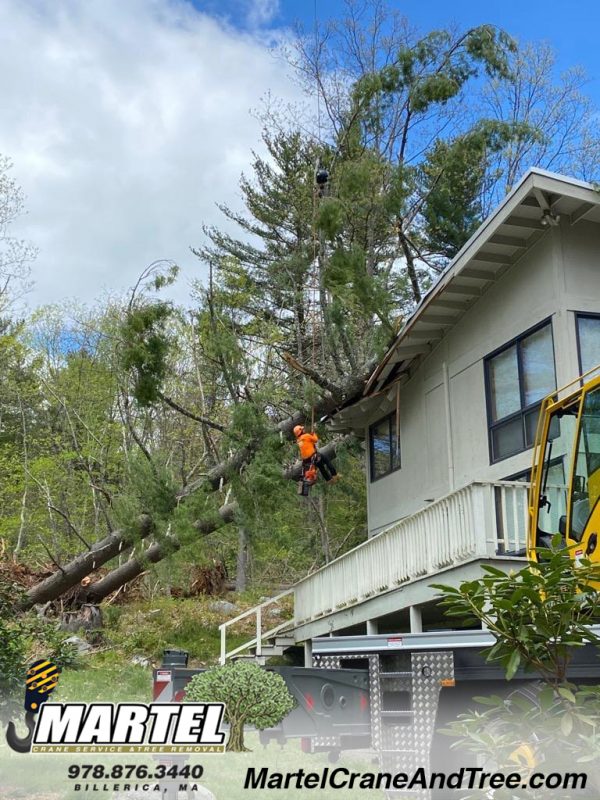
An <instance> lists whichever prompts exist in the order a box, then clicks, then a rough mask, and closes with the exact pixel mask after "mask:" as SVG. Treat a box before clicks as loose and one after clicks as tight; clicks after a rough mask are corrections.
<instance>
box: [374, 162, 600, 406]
mask: <svg viewBox="0 0 600 800" xmlns="http://www.w3.org/2000/svg"><path fill="white" fill-rule="evenodd" d="M535 189H538V190H542V191H544V190H545V191H550V192H553V193H555V194H559V195H561V196H562V195H573V194H575V195H578V196H580V199H581V200H582V201H587V202H592V203H594V204H596V205H597V204H600V194H599V193H598V191H597V190H596V189H595V188H594V186H592V184H590V183H587V182H585V181H582V180H579V179H577V178H569V177H568V176H565V175H560V174H558V173H554V172H548V171H547V170H543V169H539V168H537V167H531V168H530V169H529V170H528V171H527V172H526V173H525V175H524V176H523V177H522V178H521V180H520V181H519V183H518V184H517V185H516V186H514V187H513V189H512V190H511V191H510V192H509V193H508V194H507V195H506V197H504V198H503V200H502V201H501V202H500V203H499V204H498V206H497V207H496V208H495V209H494V211H492V213H491V214H490V215H489V216H488V217H486V219H485V220H484V221H483V222H482V223H481V225H480V226H479V228H477V230H476V231H475V233H474V234H473V235H472V236H471V237H470V238H469V239H468V240H467V242H465V244H464V245H463V246H462V247H461V249H460V250H459V251H458V253H457V254H456V255H455V256H454V258H453V259H452V261H450V263H449V264H448V266H447V268H446V269H445V270H444V272H442V274H441V275H440V276H439V278H438V279H437V281H436V282H435V283H434V284H433V285H432V286H431V288H430V289H429V290H428V292H427V294H426V295H425V296H424V297H423V298H422V299H421V301H420V302H419V304H418V305H417V306H416V308H415V309H414V311H413V312H412V314H411V315H410V317H409V318H408V319H407V320H406V322H405V323H404V325H403V326H402V329H401V330H400V331H399V333H398V334H397V335H396V338H395V340H394V342H393V344H392V345H391V346H390V347H389V349H388V351H387V352H386V354H385V356H384V357H383V359H382V360H381V363H380V364H379V365H378V366H377V367H376V369H375V370H374V371H373V374H372V375H371V377H370V378H369V380H368V381H367V384H366V386H365V389H364V395H365V396H366V395H368V394H369V393H370V392H371V390H372V388H373V386H374V384H375V383H376V381H377V379H378V378H379V376H380V375H381V373H382V371H383V370H384V368H385V367H386V365H387V364H388V362H389V361H390V359H391V358H392V357H393V355H394V352H395V350H396V348H397V347H398V345H399V344H400V342H402V340H403V339H404V338H405V337H406V336H407V335H408V334H409V333H410V331H411V330H412V328H413V326H414V325H415V323H416V322H417V321H418V320H419V319H420V318H421V316H422V314H423V312H424V310H425V309H426V308H427V307H428V306H429V305H430V304H431V303H432V301H433V300H435V299H438V298H439V297H440V296H441V294H442V293H443V292H444V290H445V289H446V287H447V285H448V284H449V283H450V282H451V281H452V279H453V278H454V277H456V276H457V275H458V274H460V271H461V269H462V268H463V267H464V266H465V265H466V263H467V262H468V261H469V260H470V259H471V258H473V257H474V255H475V254H476V252H477V251H478V250H479V249H480V248H481V246H482V245H484V244H485V243H486V242H488V240H489V239H490V238H491V237H492V236H493V235H494V233H495V232H496V230H497V229H498V228H499V227H500V226H501V225H502V224H505V223H506V220H507V219H508V218H509V217H510V216H511V213H512V212H514V210H515V209H516V208H517V207H518V206H519V205H520V204H521V203H523V201H524V200H525V199H526V198H527V196H528V195H529V194H530V193H531V192H532V191H533V190H535ZM574 189H575V190H579V191H575V192H573V190H574ZM540 210H541V209H540ZM534 223H535V220H533V219H532V226H533V224H534ZM538 225H539V221H538Z"/></svg>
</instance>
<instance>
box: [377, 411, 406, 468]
mask: <svg viewBox="0 0 600 800" xmlns="http://www.w3.org/2000/svg"><path fill="white" fill-rule="evenodd" d="M369 454H370V459H371V480H372V481H376V480H377V478H383V476H384V475H389V474H390V472H393V471H394V470H396V469H400V442H399V439H398V436H397V435H396V413H395V412H394V413H393V414H390V415H389V417H386V418H385V419H382V420H380V421H379V422H376V423H375V424H374V425H371V427H370V428H369Z"/></svg>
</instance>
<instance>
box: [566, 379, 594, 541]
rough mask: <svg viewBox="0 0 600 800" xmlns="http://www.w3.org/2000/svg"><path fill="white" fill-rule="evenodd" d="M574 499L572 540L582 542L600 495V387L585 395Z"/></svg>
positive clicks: (576, 464)
mask: <svg viewBox="0 0 600 800" xmlns="http://www.w3.org/2000/svg"><path fill="white" fill-rule="evenodd" d="M573 485H574V487H575V491H574V492H573V498H572V500H571V529H570V536H571V539H574V540H575V541H577V542H579V541H581V539H582V537H583V535H584V533H585V530H586V527H587V524H588V521H589V518H590V516H591V514H592V511H593V510H594V508H595V507H596V503H597V502H598V499H599V498H600V389H594V391H593V392H590V393H589V394H587V395H586V396H585V400H584V402H583V409H582V415H581V423H580V429H579V441H578V443H577V461H576V463H575V476H574V481H573Z"/></svg>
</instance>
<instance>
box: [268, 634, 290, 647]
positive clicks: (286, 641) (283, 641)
mask: <svg viewBox="0 0 600 800" xmlns="http://www.w3.org/2000/svg"><path fill="white" fill-rule="evenodd" d="M271 641H272V640H269V644H271ZM275 644H276V645H277V647H293V646H294V645H295V644H296V640H295V639H294V637H293V636H285V634H283V635H282V636H276V637H275Z"/></svg>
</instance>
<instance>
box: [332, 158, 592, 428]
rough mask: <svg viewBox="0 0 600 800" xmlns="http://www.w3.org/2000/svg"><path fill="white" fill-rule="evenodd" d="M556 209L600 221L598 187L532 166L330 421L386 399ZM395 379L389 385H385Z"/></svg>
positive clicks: (354, 416) (355, 418) (338, 424)
mask: <svg viewBox="0 0 600 800" xmlns="http://www.w3.org/2000/svg"><path fill="white" fill-rule="evenodd" d="M560 217H566V218H568V219H569V221H570V224H571V225H576V224H577V223H578V222H580V221H581V220H583V219H586V220H590V221H593V222H600V193H599V192H598V191H597V190H596V189H595V188H594V187H593V186H592V185H591V184H589V183H586V182H585V181H580V180H577V179H575V178H569V177H566V176H564V175H558V174H556V173H552V172H547V171H546V170H542V169H537V168H531V169H530V170H529V171H528V172H527V173H526V174H525V175H524V176H523V178H522V179H521V180H520V181H519V183H518V184H517V185H516V186H515V187H514V188H513V189H512V191H511V192H510V193H509V194H507V196H506V197H505V198H504V200H503V201H502V202H501V203H500V204H499V205H498V206H497V207H496V209H495V210H494V211H493V212H492V213H491V214H490V215H489V216H488V217H487V219H486V220H484V222H483V223H482V224H481V225H480V226H479V228H478V229H477V230H476V231H475V233H474V234H473V235H472V236H471V238H470V239H469V240H468V241H467V242H466V243H465V244H464V245H463V247H462V248H461V249H460V250H459V252H458V253H457V254H456V256H455V257H454V258H453V259H452V261H451V262H450V264H449V265H448V267H447V269H446V270H445V271H444V272H443V273H442V274H441V275H440V277H439V279H438V280H437V281H436V283H435V284H434V285H433V286H432V287H431V289H430V290H429V291H428V292H427V294H426V295H425V296H424V297H423V298H422V300H421V302H420V303H419V304H418V306H417V307H416V308H415V310H414V312H413V313H412V315H411V316H410V317H409V318H408V319H407V321H406V322H405V324H404V325H403V327H402V329H401V330H400V332H399V333H398V335H397V336H396V339H395V341H394V342H393V344H392V345H391V347H390V348H389V349H388V351H387V353H386V354H385V356H384V357H383V359H382V361H381V363H380V364H379V365H378V367H377V368H376V369H375V371H374V372H373V374H372V375H371V377H370V379H369V381H368V382H367V385H366V387H365V391H364V398H363V399H362V400H359V401H358V402H356V403H354V404H353V405H351V406H348V407H347V408H344V409H342V410H341V411H339V412H338V413H337V414H336V416H335V418H334V420H333V423H332V424H333V427H334V429H337V430H342V429H346V430H347V429H353V428H354V429H355V430H357V429H358V428H360V427H361V426H362V424H364V422H362V423H361V422H360V419H361V418H363V420H364V414H365V412H367V411H369V412H371V411H373V410H374V409H375V408H376V407H377V406H379V405H382V406H383V405H387V404H388V403H389V401H390V400H391V399H392V397H393V395H392V394H391V392H393V393H395V391H396V386H397V385H398V381H399V380H401V379H402V377H403V376H406V379H407V378H408V375H409V371H410V369H411V367H413V366H414V364H415V362H416V361H418V360H419V359H422V358H424V357H425V356H426V355H427V354H428V353H430V352H431V350H432V349H433V348H434V347H435V346H436V345H437V344H438V342H440V341H441V340H442V339H443V338H444V336H445V335H446V333H447V332H448V330H449V329H450V328H452V327H453V326H454V325H455V324H456V323H457V322H458V321H459V320H460V318H461V317H462V316H463V314H464V313H465V312H466V311H467V310H468V309H469V308H470V307H471V306H472V305H473V303H475V302H476V301H477V299H478V298H479V297H481V296H482V295H483V294H484V292H485V291H486V290H487V289H489V288H490V286H492V285H493V283H494V282H496V281H497V280H498V279H499V278H500V277H501V276H502V275H503V274H504V272H506V270H508V269H509V268H510V267H512V266H513V265H514V264H516V263H517V262H518V261H519V260H520V259H521V258H522V256H523V255H524V254H525V253H526V252H527V251H528V250H529V249H530V248H531V247H532V246H533V245H534V244H535V243H536V242H537V241H538V240H539V239H540V238H541V237H542V236H544V235H545V234H546V233H547V231H548V230H549V229H550V228H551V227H553V226H554V225H556V224H557V222H558V219H559V218H560ZM391 384H394V387H393V388H392V387H391Z"/></svg>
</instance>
